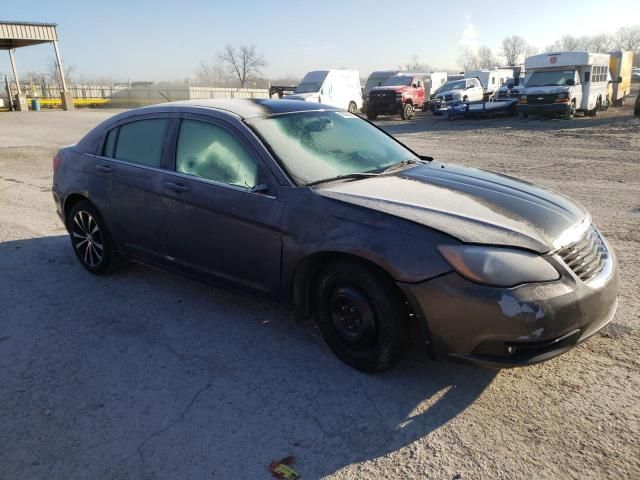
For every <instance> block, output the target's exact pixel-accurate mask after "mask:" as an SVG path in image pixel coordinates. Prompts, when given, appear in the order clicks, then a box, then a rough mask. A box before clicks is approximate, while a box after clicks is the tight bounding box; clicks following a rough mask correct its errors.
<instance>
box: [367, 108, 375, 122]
mask: <svg viewBox="0 0 640 480" xmlns="http://www.w3.org/2000/svg"><path fill="white" fill-rule="evenodd" d="M376 118H378V114H377V113H376V112H373V111H371V110H370V109H369V108H367V119H368V120H375V119H376Z"/></svg>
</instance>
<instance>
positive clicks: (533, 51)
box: [523, 44, 538, 58]
mask: <svg viewBox="0 0 640 480" xmlns="http://www.w3.org/2000/svg"><path fill="white" fill-rule="evenodd" d="M536 53H538V47H536V46H534V45H529V44H527V47H526V48H525V49H524V54H523V56H524V58H527V57H530V56H531V55H535V54H536Z"/></svg>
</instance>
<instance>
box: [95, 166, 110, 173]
mask: <svg viewBox="0 0 640 480" xmlns="http://www.w3.org/2000/svg"><path fill="white" fill-rule="evenodd" d="M96 170H98V171H99V172H102V173H111V172H112V171H113V169H112V168H111V167H110V166H109V165H96Z"/></svg>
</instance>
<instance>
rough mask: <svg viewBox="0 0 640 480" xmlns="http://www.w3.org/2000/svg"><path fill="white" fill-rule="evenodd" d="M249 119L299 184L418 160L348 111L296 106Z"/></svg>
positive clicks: (377, 169) (405, 149)
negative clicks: (306, 109) (296, 109)
mask: <svg viewBox="0 0 640 480" xmlns="http://www.w3.org/2000/svg"><path fill="white" fill-rule="evenodd" d="M247 123H248V124H249V126H251V128H253V129H254V131H255V132H256V133H257V134H258V135H259V136H260V137H261V138H262V139H263V140H264V141H265V142H266V143H267V144H268V145H269V147H270V148H271V150H272V151H273V152H274V154H275V155H276V156H277V157H278V158H279V160H280V162H281V164H282V166H283V167H284V168H285V170H287V172H288V173H289V175H291V177H292V178H293V179H294V181H295V182H296V183H297V184H298V185H306V184H308V183H311V182H315V181H318V180H323V179H326V178H331V177H335V176H338V175H348V174H351V173H365V172H376V171H381V170H384V169H385V168H387V167H390V166H391V165H394V164H397V163H398V162H401V161H403V160H418V158H417V157H416V156H415V154H413V153H412V152H411V151H409V150H408V149H407V148H406V147H404V146H402V145H401V144H400V143H398V142H396V141H395V140H393V139H392V138H390V137H389V136H387V135H386V134H384V133H383V132H381V131H380V130H378V129H377V128H375V127H374V126H372V125H370V124H369V123H367V122H365V121H364V120H361V119H360V118H359V117H357V116H356V115H353V114H350V113H347V112H297V113H289V114H284V115H278V116H274V117H269V118H255V119H251V120H247Z"/></svg>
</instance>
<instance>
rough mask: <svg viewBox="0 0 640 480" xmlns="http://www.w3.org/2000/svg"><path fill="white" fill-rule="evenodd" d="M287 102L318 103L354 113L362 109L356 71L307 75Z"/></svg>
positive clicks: (320, 71)
mask: <svg viewBox="0 0 640 480" xmlns="http://www.w3.org/2000/svg"><path fill="white" fill-rule="evenodd" d="M284 98H286V99H287V100H303V101H306V102H318V103H324V104H325V105H331V106H332V107H338V108H344V109H345V110H349V111H350V112H351V113H356V112H357V111H358V110H360V109H361V108H362V87H361V86H360V75H359V74H358V72H357V71H356V70H317V71H314V72H309V73H307V74H306V75H305V76H304V78H303V79H302V81H301V82H300V85H298V87H297V88H296V91H295V93H294V94H293V95H287V96H285V97H284Z"/></svg>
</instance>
